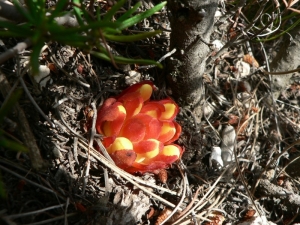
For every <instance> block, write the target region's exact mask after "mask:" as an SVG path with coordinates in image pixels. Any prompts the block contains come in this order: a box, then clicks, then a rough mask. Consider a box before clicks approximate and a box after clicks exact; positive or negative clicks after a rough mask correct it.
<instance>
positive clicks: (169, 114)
mask: <svg viewBox="0 0 300 225" xmlns="http://www.w3.org/2000/svg"><path fill="white" fill-rule="evenodd" d="M159 103H161V104H163V105H164V107H165V111H164V112H163V113H162V114H161V116H160V118H159V119H160V120H163V121H172V120H173V119H174V118H175V117H176V115H177V114H178V112H179V107H178V105H177V104H176V103H175V102H174V101H173V100H172V99H164V100H160V101H159Z"/></svg>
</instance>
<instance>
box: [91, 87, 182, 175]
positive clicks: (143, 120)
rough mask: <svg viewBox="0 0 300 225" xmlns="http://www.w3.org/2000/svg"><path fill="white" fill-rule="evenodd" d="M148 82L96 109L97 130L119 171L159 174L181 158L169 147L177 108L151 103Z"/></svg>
mask: <svg viewBox="0 0 300 225" xmlns="http://www.w3.org/2000/svg"><path fill="white" fill-rule="evenodd" d="M153 87H154V85H153V83H152V82H151V81H143V82H140V83H138V84H135V85H133V86H131V87H129V88H127V89H125V90H124V91H123V92H122V93H121V94H120V95H118V96H116V97H115V98H109V99H107V100H106V101H105V102H104V103H103V105H102V106H100V107H99V109H98V115H97V122H96V129H97V131H98V133H100V134H103V135H104V139H103V145H104V146H105V147H106V148H107V151H108V153H109V154H110V156H111V157H112V159H113V160H114V161H115V163H116V165H117V166H119V167H120V168H122V169H124V170H126V171H128V172H130V173H134V172H142V173H143V172H148V171H149V172H154V173H156V172H158V171H159V170H160V169H164V168H166V167H168V165H170V164H172V163H173V162H175V161H176V160H177V159H179V158H180V157H181V155H182V152H183V150H182V148H181V147H180V146H178V145H176V144H172V143H173V142H174V141H176V140H177V139H178V138H179V135H180V133H181V126H180V125H179V124H178V123H176V122H175V121H174V119H175V117H176V115H177V114H178V111H179V108H178V106H177V104H176V103H175V102H174V101H173V100H172V99H164V100H160V101H150V97H151V95H152V91H153Z"/></svg>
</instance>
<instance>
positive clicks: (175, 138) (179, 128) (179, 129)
mask: <svg viewBox="0 0 300 225" xmlns="http://www.w3.org/2000/svg"><path fill="white" fill-rule="evenodd" d="M173 124H174V126H175V134H174V136H173V137H172V138H171V139H170V140H169V141H167V142H165V144H171V143H173V142H174V141H176V140H177V139H178V138H179V136H180V134H181V130H182V129H181V126H180V125H179V124H178V123H177V122H176V121H173Z"/></svg>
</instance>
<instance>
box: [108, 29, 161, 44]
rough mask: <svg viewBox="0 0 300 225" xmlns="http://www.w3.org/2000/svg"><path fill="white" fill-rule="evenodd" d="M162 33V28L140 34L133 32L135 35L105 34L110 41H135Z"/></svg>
mask: <svg viewBox="0 0 300 225" xmlns="http://www.w3.org/2000/svg"><path fill="white" fill-rule="evenodd" d="M159 33H161V31H160V30H157V31H153V32H143V33H140V34H133V35H110V34H104V37H105V38H107V39H108V40H110V41H117V42H133V41H139V40H141V39H145V38H148V37H152V36H155V35H156V34H159Z"/></svg>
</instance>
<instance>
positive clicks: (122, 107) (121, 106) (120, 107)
mask: <svg viewBox="0 0 300 225" xmlns="http://www.w3.org/2000/svg"><path fill="white" fill-rule="evenodd" d="M118 110H119V112H120V113H123V114H126V109H125V108H124V106H123V105H118Z"/></svg>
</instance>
